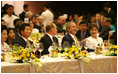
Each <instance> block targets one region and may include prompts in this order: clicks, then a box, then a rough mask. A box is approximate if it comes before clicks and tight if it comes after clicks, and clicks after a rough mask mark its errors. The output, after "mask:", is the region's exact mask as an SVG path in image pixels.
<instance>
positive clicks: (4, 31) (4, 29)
mask: <svg viewBox="0 0 118 74" xmlns="http://www.w3.org/2000/svg"><path fill="white" fill-rule="evenodd" d="M7 37H8V36H7V27H6V26H5V25H2V26H1V51H3V52H4V51H7V50H9V45H8V44H7V43H6V42H5V41H6V40H7Z"/></svg>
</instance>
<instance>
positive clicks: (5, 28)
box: [1, 25, 7, 33]
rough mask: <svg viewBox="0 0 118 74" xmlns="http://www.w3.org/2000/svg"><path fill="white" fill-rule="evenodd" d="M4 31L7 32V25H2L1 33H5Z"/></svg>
mask: <svg viewBox="0 0 118 74" xmlns="http://www.w3.org/2000/svg"><path fill="white" fill-rule="evenodd" d="M3 30H6V31H7V27H6V25H1V33H2V32H3Z"/></svg>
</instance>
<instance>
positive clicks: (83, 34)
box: [76, 21, 90, 41]
mask: <svg viewBox="0 0 118 74" xmlns="http://www.w3.org/2000/svg"><path fill="white" fill-rule="evenodd" d="M79 27H80V30H79V31H77V33H76V37H77V38H78V40H79V41H81V40H83V39H85V38H87V37H89V36H90V34H89V31H88V26H87V23H86V21H82V22H80V24H79Z"/></svg>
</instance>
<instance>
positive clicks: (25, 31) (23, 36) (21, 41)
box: [13, 23, 33, 48]
mask: <svg viewBox="0 0 118 74" xmlns="http://www.w3.org/2000/svg"><path fill="white" fill-rule="evenodd" d="M19 31H20V37H19V38H18V39H17V40H16V41H14V43H13V45H15V44H17V45H18V46H22V47H24V48H26V46H28V47H30V45H31V44H33V42H31V41H29V40H28V38H29V37H30V34H31V29H30V25H29V24H28V23H23V24H22V25H21V28H20V29H19Z"/></svg>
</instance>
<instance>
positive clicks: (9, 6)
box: [6, 5, 14, 9]
mask: <svg viewBox="0 0 118 74" xmlns="http://www.w3.org/2000/svg"><path fill="white" fill-rule="evenodd" d="M9 7H13V8H14V6H13V5H8V6H7V8H6V9H8V8H9Z"/></svg>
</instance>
